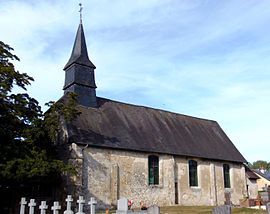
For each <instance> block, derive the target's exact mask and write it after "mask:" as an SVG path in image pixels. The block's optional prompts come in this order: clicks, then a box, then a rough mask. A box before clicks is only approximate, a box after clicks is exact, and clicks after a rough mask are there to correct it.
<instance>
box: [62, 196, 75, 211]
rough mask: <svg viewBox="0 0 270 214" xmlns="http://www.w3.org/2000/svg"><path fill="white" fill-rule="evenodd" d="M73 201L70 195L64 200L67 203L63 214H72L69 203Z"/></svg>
mask: <svg viewBox="0 0 270 214" xmlns="http://www.w3.org/2000/svg"><path fill="white" fill-rule="evenodd" d="M72 201H73V198H72V196H71V195H68V196H67V198H66V202H67V209H66V210H65V212H64V214H73V213H74V212H73V211H72V210H71V203H72Z"/></svg>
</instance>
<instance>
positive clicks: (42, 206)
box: [39, 201, 48, 214]
mask: <svg viewBox="0 0 270 214" xmlns="http://www.w3.org/2000/svg"><path fill="white" fill-rule="evenodd" d="M39 209H40V214H46V210H47V209H48V205H47V204H46V201H41V204H40V206H39Z"/></svg>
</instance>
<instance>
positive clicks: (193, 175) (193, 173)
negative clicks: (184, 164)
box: [188, 160, 198, 187]
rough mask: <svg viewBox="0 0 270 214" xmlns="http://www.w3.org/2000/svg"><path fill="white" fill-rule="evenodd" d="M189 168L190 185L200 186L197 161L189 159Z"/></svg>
mask: <svg viewBox="0 0 270 214" xmlns="http://www.w3.org/2000/svg"><path fill="white" fill-rule="evenodd" d="M188 169H189V186H191V187H192V186H195V187H197V186H198V173H197V161H194V160H189V161H188Z"/></svg>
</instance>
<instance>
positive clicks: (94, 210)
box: [88, 197, 97, 214]
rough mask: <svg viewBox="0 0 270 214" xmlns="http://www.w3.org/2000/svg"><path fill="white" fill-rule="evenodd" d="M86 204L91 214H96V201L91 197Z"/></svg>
mask: <svg viewBox="0 0 270 214" xmlns="http://www.w3.org/2000/svg"><path fill="white" fill-rule="evenodd" d="M88 204H89V205H90V210H91V214H95V213H96V208H95V206H96V204H97V201H96V199H95V198H94V197H91V198H90V201H89V202H88Z"/></svg>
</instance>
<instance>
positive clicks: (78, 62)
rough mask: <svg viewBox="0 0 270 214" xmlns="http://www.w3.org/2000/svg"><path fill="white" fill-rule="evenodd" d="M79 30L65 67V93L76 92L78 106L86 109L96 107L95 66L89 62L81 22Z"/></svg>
mask: <svg viewBox="0 0 270 214" xmlns="http://www.w3.org/2000/svg"><path fill="white" fill-rule="evenodd" d="M81 10H82V7H81V5H80V11H79V12H80V24H79V27H78V30H77V34H76V38H75V42H74V45H73V50H72V53H71V56H70V59H69V61H68V62H67V64H66V65H65V67H64V71H65V72H66V75H65V86H64V93H65V94H66V93H67V92H74V93H76V94H77V95H78V97H77V100H78V104H80V105H83V106H86V107H96V106H97V101H96V84H95V76H94V70H95V68H96V67H95V65H94V64H93V63H92V62H91V61H90V60H89V58H88V52H87V47H86V42H85V36H84V31H83V25H82V20H81Z"/></svg>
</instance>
